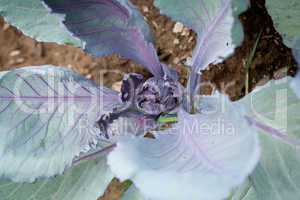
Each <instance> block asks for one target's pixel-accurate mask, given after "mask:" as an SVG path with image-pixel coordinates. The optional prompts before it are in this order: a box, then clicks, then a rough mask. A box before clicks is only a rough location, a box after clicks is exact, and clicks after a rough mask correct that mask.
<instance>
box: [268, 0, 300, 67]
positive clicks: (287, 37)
mask: <svg viewBox="0 0 300 200" xmlns="http://www.w3.org/2000/svg"><path fill="white" fill-rule="evenodd" d="M266 7H267V10H268V12H269V14H270V15H271V17H272V19H273V22H274V26H275V28H276V30H277V31H278V32H279V33H280V34H281V35H282V37H283V40H284V43H285V44H286V45H287V46H288V47H290V48H293V52H294V55H295V57H296V59H297V61H298V64H300V20H299V18H300V12H299V10H300V2H299V1H298V0H286V1H281V0H268V1H266Z"/></svg>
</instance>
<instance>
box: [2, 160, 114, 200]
mask: <svg viewBox="0 0 300 200" xmlns="http://www.w3.org/2000/svg"><path fill="white" fill-rule="evenodd" d="M112 179H113V175H112V173H111V171H110V170H109V168H108V166H107V165H106V159H104V158H101V159H97V160H93V161H85V162H83V163H81V164H80V165H78V166H76V167H72V168H70V169H69V170H67V171H66V172H65V173H64V174H63V175H60V176H56V177H53V178H47V179H39V180H37V181H35V182H34V183H14V182H12V181H8V180H3V179H2V180H0V196H1V199H2V200H24V199H26V200H27V199H28V200H29V199H30V200H33V199H36V200H53V199H57V200H96V199H97V198H98V197H100V196H101V195H103V193H104V191H105V189H106V188H107V186H108V184H109V183H110V182H111V180H112Z"/></svg>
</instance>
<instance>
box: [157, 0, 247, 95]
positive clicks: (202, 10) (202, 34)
mask: <svg viewBox="0 0 300 200" xmlns="http://www.w3.org/2000/svg"><path fill="white" fill-rule="evenodd" d="M155 5H156V6H157V7H159V8H160V10H161V12H162V13H163V14H166V15H168V16H170V17H172V18H173V19H174V20H177V21H182V22H183V23H184V24H186V25H187V26H189V27H190V28H192V29H194V31H196V32H197V34H198V39H197V46H196V48H195V50H194V52H193V56H192V62H191V63H190V65H192V67H193V73H192V74H191V76H190V83H189V86H190V90H191V92H194V91H193V90H194V89H195V87H196V84H197V81H198V77H197V73H199V72H200V70H202V69H204V68H206V67H208V65H209V64H211V63H218V62H221V61H223V60H224V58H226V57H227V56H229V55H230V54H232V53H233V51H234V48H235V47H236V46H237V45H239V44H240V43H241V41H242V39H243V31H242V27H241V24H240V22H239V21H238V18H237V15H238V14H240V13H241V12H243V11H244V10H245V9H246V7H247V1H244V0H242V1H238V0H175V1H174V0H155ZM183 13H184V14H183Z"/></svg>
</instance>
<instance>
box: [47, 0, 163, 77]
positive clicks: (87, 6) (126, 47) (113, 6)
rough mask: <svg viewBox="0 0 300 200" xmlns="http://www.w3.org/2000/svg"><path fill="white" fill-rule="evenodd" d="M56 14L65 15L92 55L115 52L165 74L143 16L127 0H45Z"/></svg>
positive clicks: (157, 72) (70, 27)
mask: <svg viewBox="0 0 300 200" xmlns="http://www.w3.org/2000/svg"><path fill="white" fill-rule="evenodd" d="M44 2H45V4H46V5H47V6H48V7H49V9H51V10H52V12H53V13H58V14H63V15H65V18H64V20H63V23H64V25H65V26H66V27H67V29H68V30H69V31H70V32H71V33H72V34H73V35H74V36H75V37H77V38H79V39H80V40H81V41H83V42H84V44H85V45H84V49H85V51H87V52H88V53H90V54H92V55H93V56H98V57H100V56H106V55H110V54H113V53H117V54H120V55H121V56H123V57H125V58H129V59H132V60H134V61H136V62H137V63H138V64H141V65H142V66H144V67H146V68H147V69H148V70H149V71H150V72H151V73H152V74H153V75H155V76H158V77H162V76H164V67H163V66H162V65H161V64H160V62H159V59H158V57H157V55H156V50H155V48H154V46H153V45H152V43H151V34H150V30H149V27H148V25H147V24H146V23H145V22H144V19H143V16H142V15H141V14H140V13H139V12H138V10H137V9H136V8H135V7H134V6H133V5H132V4H131V2H130V1H128V0H121V1H117V0H94V1H89V0H80V1H71V0H44Z"/></svg>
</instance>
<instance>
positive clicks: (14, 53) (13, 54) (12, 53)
mask: <svg viewBox="0 0 300 200" xmlns="http://www.w3.org/2000/svg"><path fill="white" fill-rule="evenodd" d="M20 54H21V51H19V50H13V51H12V52H10V53H9V56H10V57H15V56H18V55H20Z"/></svg>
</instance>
